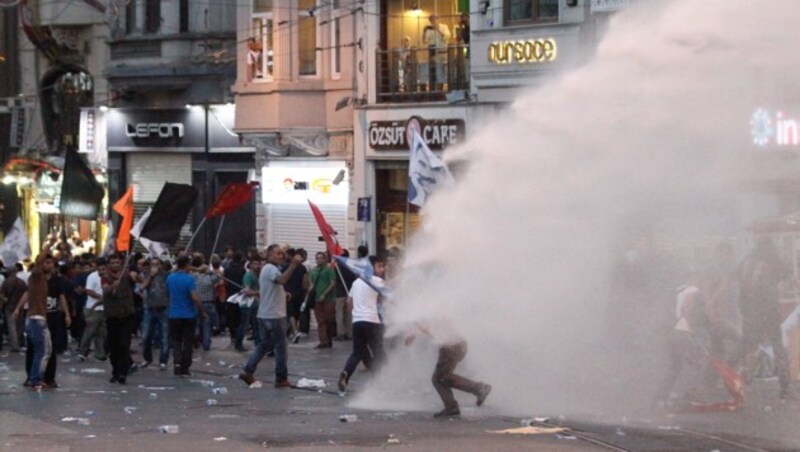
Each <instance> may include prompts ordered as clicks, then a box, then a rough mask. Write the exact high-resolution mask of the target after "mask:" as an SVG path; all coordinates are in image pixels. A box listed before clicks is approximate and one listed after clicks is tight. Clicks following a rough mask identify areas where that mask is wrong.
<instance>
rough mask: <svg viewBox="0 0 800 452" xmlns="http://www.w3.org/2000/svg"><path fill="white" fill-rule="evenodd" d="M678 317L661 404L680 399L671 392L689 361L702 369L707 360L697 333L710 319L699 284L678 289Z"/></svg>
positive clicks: (671, 337) (669, 403)
mask: <svg viewBox="0 0 800 452" xmlns="http://www.w3.org/2000/svg"><path fill="white" fill-rule="evenodd" d="M675 317H676V319H677V321H676V323H675V326H674V327H673V329H672V332H671V334H670V336H669V357H670V359H669V367H668V368H667V370H666V372H665V373H664V377H663V380H662V382H661V385H660V386H659V388H658V392H657V394H656V397H657V403H658V404H659V405H660V406H662V407H664V406H668V405H672V404H673V403H674V401H675V399H679V398H680V397H679V396H678V395H677V394H675V395H672V396H670V392H671V391H672V389H673V386H674V385H675V381H676V380H677V379H678V377H679V376H680V375H681V372H682V371H683V369H684V368H686V367H687V365H689V364H695V368H700V367H701V366H700V365H699V364H700V363H701V362H704V361H705V360H704V359H703V358H702V353H703V349H702V347H701V346H700V342H699V340H700V339H699V337H697V334H698V332H699V330H700V329H701V328H703V326H704V325H706V323H707V320H706V318H705V310H704V304H703V301H702V294H701V293H700V290H699V289H698V288H697V286H694V285H685V286H681V287H679V288H678V293H677V296H676V301H675ZM694 380H697V379H694ZM695 382H696V381H695Z"/></svg>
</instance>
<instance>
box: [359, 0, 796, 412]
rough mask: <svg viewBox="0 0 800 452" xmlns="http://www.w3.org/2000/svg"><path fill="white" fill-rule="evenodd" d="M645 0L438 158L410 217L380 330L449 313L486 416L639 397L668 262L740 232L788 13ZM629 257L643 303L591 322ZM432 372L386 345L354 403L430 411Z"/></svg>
mask: <svg viewBox="0 0 800 452" xmlns="http://www.w3.org/2000/svg"><path fill="white" fill-rule="evenodd" d="M644 3H646V2H640V3H639V4H638V6H634V7H631V8H629V9H628V10H627V11H624V12H621V13H619V14H618V16H617V17H615V18H614V19H613V21H612V23H611V26H610V27H609V30H608V32H607V34H606V36H605V37H604V38H603V40H602V42H600V44H599V46H598V48H597V51H596V54H595V56H594V57H593V58H592V59H591V61H589V62H588V63H586V64H585V65H583V66H581V67H579V68H576V69H573V70H571V71H569V72H568V73H565V74H560V75H559V76H557V77H553V78H552V79H551V80H549V81H548V82H546V83H542V85H541V87H539V88H537V89H531V90H530V91H528V92H525V93H523V94H521V95H520V97H519V99H518V100H517V101H516V102H515V103H514V104H513V105H512V107H511V108H510V109H509V111H508V112H507V114H504V116H503V117H502V118H498V119H497V120H495V121H494V122H493V123H491V124H488V125H487V126H486V127H485V128H484V129H482V130H481V131H480V132H479V133H477V134H475V135H473V136H471V137H470V139H469V141H468V142H467V143H466V144H465V145H463V146H462V147H461V148H459V149H454V150H449V151H448V154H449V155H448V158H449V159H451V160H452V159H460V160H467V161H469V168H468V169H467V170H466V171H464V174H460V175H459V176H460V177H458V185H457V187H456V188H455V189H453V190H449V191H445V192H440V193H438V194H437V196H435V197H434V198H433V199H432V200H431V201H430V202H429V204H428V205H427V206H426V208H425V218H424V231H422V232H421V233H420V234H418V236H417V237H415V243H414V244H412V247H410V249H409V250H408V254H407V257H406V263H405V271H404V275H403V278H402V281H399V282H398V284H397V286H398V289H399V294H398V298H397V300H396V302H395V303H394V309H393V312H392V314H391V322H392V323H394V324H404V323H408V322H412V321H416V320H422V319H428V318H433V317H445V318H449V319H451V320H452V322H453V324H454V325H456V327H457V328H458V329H459V331H460V333H461V334H462V335H463V336H464V337H465V338H466V339H467V341H468V342H469V346H470V352H469V354H468V355H467V358H466V360H465V362H464V363H462V366H461V367H460V370H461V372H462V373H463V374H464V375H467V376H470V377H474V378H476V379H478V380H484V381H488V382H491V383H492V384H493V385H494V392H493V393H492V396H491V398H490V400H489V401H488V410H495V411H496V412H502V413H534V412H545V413H551V414H558V413H593V412H595V413H597V412H600V411H613V409H614V408H618V409H620V410H622V411H624V410H626V409H632V408H634V407H635V405H637V404H645V403H646V402H647V401H648V400H649V397H652V395H653V391H654V388H655V385H657V383H658V381H657V380H658V377H659V375H660V373H661V372H662V370H663V364H664V363H665V362H666V355H665V354H664V350H663V347H661V345H662V344H663V339H664V338H665V336H666V332H667V331H669V329H670V328H671V326H672V323H673V322H674V314H673V312H674V307H673V303H674V296H675V288H676V287H677V286H678V285H679V284H681V283H683V282H686V281H687V280H688V278H690V277H691V275H690V272H689V271H688V270H689V268H690V264H691V261H690V259H686V258H687V257H692V256H691V255H692V254H693V251H694V249H695V248H696V247H701V246H705V247H709V246H713V245H714V244H715V243H716V241H718V240H720V239H722V238H726V239H731V238H734V239H736V238H741V237H743V236H745V235H746V231H745V230H744V229H743V228H744V226H746V225H742V224H741V221H740V220H741V219H740V218H738V213H737V212H738V211H737V209H736V198H737V196H739V194H741V193H743V192H745V191H746V190H744V189H743V188H742V187H744V186H746V185H747V184H748V183H749V182H750V181H752V180H753V179H754V178H755V177H756V176H757V175H755V174H751V172H752V170H753V168H754V165H753V162H754V160H753V159H754V155H755V151H753V148H752V146H751V138H750V136H749V126H748V121H749V117H750V114H751V112H752V111H753V110H754V108H755V107H757V106H759V104H760V103H761V102H764V101H776V100H779V99H780V98H781V97H780V96H782V95H785V91H783V89H782V88H781V87H786V86H793V85H791V83H790V81H791V78H792V77H793V76H794V75H795V74H797V73H800V72H798V69H800V53H799V52H796V50H795V49H793V43H798V42H800V27H797V24H796V18H797V17H800V2H787V1H778V0H774V1H765V2H759V4H758V6H757V7H756V6H754V5H753V3H752V2H751V1H749V0H740V1H736V0H729V1H706V2H698V1H696V0H682V1H671V2H666V1H664V2H661V1H658V2H650V3H647V4H644ZM737 221H739V223H738V224H737ZM630 250H636V253H633V252H629V253H628V254H627V256H628V257H629V258H631V259H640V262H642V263H643V265H644V271H646V272H649V273H650V274H649V275H648V277H647V278H646V279H647V280H648V281H651V284H650V286H649V287H650V289H651V292H650V293H649V294H648V297H647V299H642V300H639V305H638V306H635V307H633V308H630V309H628V312H626V313H624V314H620V313H619V312H617V313H614V312H610V310H609V309H608V306H609V299H610V293H611V289H612V287H611V286H612V280H613V278H614V269H615V266H616V265H617V263H618V262H619V259H620V258H621V257H623V256H625V252H626V251H630ZM654 250H657V252H656V251H654ZM645 257H647V258H648V259H650V260H646V259H645ZM631 316H633V318H631ZM623 317H625V319H624V321H623ZM620 330H623V331H621V333H622V334H621V335H620V334H618V333H620ZM620 336H621V337H622V340H621V344H620V343H617V342H615V341H614V339H613V337H620ZM626 342H627V343H626ZM434 362H435V347H434V346H433V345H430V344H425V343H424V341H417V344H416V345H415V346H414V347H411V348H408V347H403V346H402V345H400V346H398V347H396V348H394V349H392V350H391V351H390V353H389V358H388V363H387V366H386V368H385V371H384V372H382V374H381V375H380V376H378V377H377V378H375V379H374V381H373V383H372V384H371V385H370V386H369V387H368V388H367V390H366V391H365V392H364V393H363V394H361V396H359V397H358V398H356V399H355V401H354V404H355V405H356V406H361V407H369V408H380V409H390V408H394V409H415V408H416V409H422V410H432V409H434V408H435V409H438V408H439V407H440V406H441V403H440V402H439V400H438V398H437V397H436V394H435V392H433V391H432V388H431V385H430V374H431V372H432V370H433V364H434ZM459 397H460V399H461V400H462V403H463V404H464V405H465V406H467V405H472V404H473V401H474V399H472V398H469V397H466V396H464V397H462V396H459Z"/></svg>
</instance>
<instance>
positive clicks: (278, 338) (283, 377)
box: [239, 244, 303, 388]
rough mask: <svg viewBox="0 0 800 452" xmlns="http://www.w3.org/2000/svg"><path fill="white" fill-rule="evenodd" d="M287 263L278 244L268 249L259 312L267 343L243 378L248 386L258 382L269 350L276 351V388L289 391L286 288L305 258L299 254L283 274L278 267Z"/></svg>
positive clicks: (254, 355)
mask: <svg viewBox="0 0 800 452" xmlns="http://www.w3.org/2000/svg"><path fill="white" fill-rule="evenodd" d="M283 261H284V253H283V250H281V249H280V247H279V246H278V245H276V244H273V245H270V246H269V247H267V264H266V265H264V268H263V269H262V270H261V273H260V275H259V287H260V298H261V303H260V304H259V309H258V314H257V318H258V325H259V329H261V332H262V333H263V334H262V335H263V336H264V338H263V339H264V340H263V341H262V342H261V343H260V344H258V346H256V348H255V349H254V350H253V353H252V355H250V359H249V360H248V361H247V365H245V368H244V372H243V373H242V374H241V375H239V378H240V379H241V380H242V381H244V382H245V383H246V384H247V385H252V384H253V383H255V381H256V379H255V377H254V376H253V374H254V373H255V371H256V367H257V366H258V363H259V362H261V359H262V358H264V355H266V354H267V352H268V351H270V350H273V349H274V351H275V387H276V388H289V387H292V384H291V383H290V382H289V370H288V368H287V356H286V352H287V350H286V348H287V347H286V329H287V321H286V292H285V290H284V287H283V286H284V285H285V284H286V283H287V282H288V281H289V279H290V278H291V276H292V274H293V273H294V272H295V271H296V270H297V267H298V266H299V265H301V264H302V262H303V258H302V256H300V255H295V257H294V258H292V260H291V263H290V264H289V267H288V268H287V269H286V270H285V271H284V272H283V273H281V272H280V270H279V269H278V265H280V264H281V262H283Z"/></svg>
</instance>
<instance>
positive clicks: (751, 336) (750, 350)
mask: <svg viewBox="0 0 800 452" xmlns="http://www.w3.org/2000/svg"><path fill="white" fill-rule="evenodd" d="M777 305H778V303H777V302H776V303H775V308H774V309H769V308H768V309H763V310H761V311H759V312H758V313H747V314H745V315H744V316H743V318H742V358H743V360H742V361H743V362H744V364H745V371H750V370H752V369H753V368H754V367H755V366H754V364H753V362H752V360H753V359H754V358H755V357H756V353H755V352H757V351H758V346H759V345H760V344H761V343H762V342H764V341H768V342H769V343H770V344H772V350H773V351H774V352H775V374H776V375H777V377H778V381H779V382H780V386H781V390H783V391H786V390H788V388H789V354H788V353H787V352H786V347H784V346H783V338H782V337H781V316H780V313H779V312H778V309H777Z"/></svg>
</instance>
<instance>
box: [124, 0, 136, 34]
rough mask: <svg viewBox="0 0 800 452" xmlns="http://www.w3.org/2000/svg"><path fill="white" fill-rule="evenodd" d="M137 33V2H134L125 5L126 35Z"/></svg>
mask: <svg viewBox="0 0 800 452" xmlns="http://www.w3.org/2000/svg"><path fill="white" fill-rule="evenodd" d="M135 31H136V2H134V1H133V0H131V1H129V2H128V3H126V4H125V33H127V34H132V33H133V32H135Z"/></svg>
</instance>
